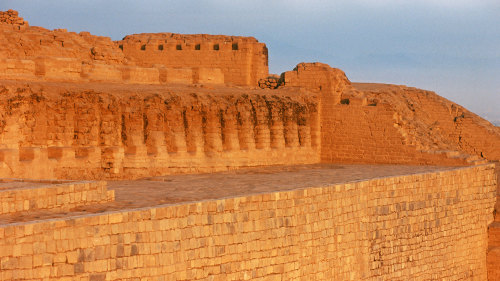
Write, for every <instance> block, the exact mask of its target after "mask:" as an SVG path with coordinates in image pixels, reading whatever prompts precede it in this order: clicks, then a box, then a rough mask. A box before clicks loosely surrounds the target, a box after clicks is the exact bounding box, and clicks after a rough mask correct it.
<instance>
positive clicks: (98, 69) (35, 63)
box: [0, 10, 268, 86]
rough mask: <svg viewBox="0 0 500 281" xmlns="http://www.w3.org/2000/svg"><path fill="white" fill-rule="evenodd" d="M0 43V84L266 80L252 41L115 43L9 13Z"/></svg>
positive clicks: (263, 56) (182, 38)
mask: <svg viewBox="0 0 500 281" xmlns="http://www.w3.org/2000/svg"><path fill="white" fill-rule="evenodd" d="M0 42H1V44H0V79H16V80H42V81H72V82H89V81H97V82H111V83H127V84H232V85H240V86H257V84H258V83H257V81H258V80H259V79H260V78H264V77H267V76H268V65H267V63H268V57H267V48H266V46H265V44H263V43H259V42H258V41H257V40H256V39H255V38H253V37H239V36H221V35H205V34H200V35H180V34H172V33H158V34H147V33H146V34H136V35H129V36H126V37H125V38H124V39H123V40H121V41H116V42H113V41H111V39H110V38H109V37H103V36H95V35H91V34H90V33H89V32H80V33H78V34H77V33H75V32H68V31H67V30H65V29H54V30H48V29H45V28H43V27H38V26H29V25H28V24H27V22H25V21H24V20H23V19H22V18H19V17H18V16H17V12H16V11H12V10H9V11H7V12H1V13H0Z"/></svg>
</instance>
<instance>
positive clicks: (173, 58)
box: [118, 33, 269, 86]
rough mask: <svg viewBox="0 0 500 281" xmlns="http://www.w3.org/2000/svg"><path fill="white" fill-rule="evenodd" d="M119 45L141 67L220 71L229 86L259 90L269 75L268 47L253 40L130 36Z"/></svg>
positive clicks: (221, 37)
mask: <svg viewBox="0 0 500 281" xmlns="http://www.w3.org/2000/svg"><path fill="white" fill-rule="evenodd" d="M118 44H119V46H120V48H122V49H123V53H124V54H125V57H126V58H128V59H130V60H133V61H135V62H137V63H138V64H139V65H141V66H146V67H151V66H153V65H155V64H159V65H164V66H165V67H168V68H194V69H195V71H196V69H197V68H202V69H203V68H204V69H220V70H222V73H223V75H224V82H225V83H226V84H234V85H250V86H256V85H257V82H258V81H259V79H261V78H265V77H267V76H268V73H269V70H268V57H267V56H268V54H267V47H266V45H265V44H264V43H260V42H258V41H257V40H256V39H255V38H252V37H239V36H222V35H206V34H196V35H182V34H173V33H156V34H138V35H128V36H126V37H125V38H124V39H123V40H122V41H119V42H118ZM167 76H168V75H167Z"/></svg>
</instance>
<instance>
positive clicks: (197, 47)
mask: <svg viewBox="0 0 500 281" xmlns="http://www.w3.org/2000/svg"><path fill="white" fill-rule="evenodd" d="M184 47H187V46H184ZM120 48H121V49H123V46H122V45H120ZM175 49H176V50H178V51H181V50H183V46H182V45H181V44H177V45H176V46H175ZM194 49H195V50H196V51H199V50H201V44H195V45H194ZM231 49H232V50H233V51H237V50H239V48H238V43H233V44H232V45H231ZM145 50H146V45H141V51H145ZM158 50H159V51H163V50H164V45H161V44H160V45H158ZM212 50H214V51H218V50H220V45H219V44H213V45H212Z"/></svg>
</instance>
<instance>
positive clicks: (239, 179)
mask: <svg viewBox="0 0 500 281" xmlns="http://www.w3.org/2000/svg"><path fill="white" fill-rule="evenodd" d="M453 169H460V167H458V168H457V167H436V166H403V165H334V164H314V165H295V166H266V167H255V168H245V169H239V170H234V171H229V172H220V173H212V174H192V175H171V176H162V177H152V178H145V179H140V180H130V181H109V182H108V189H111V190H114V191H115V201H114V202H108V203H104V204H99V205H91V206H82V207H77V208H74V209H72V210H70V211H65V212H53V211H33V212H25V213H22V214H15V215H2V216H0V225H2V224H4V225H5V224H11V223H20V222H29V221H38V220H46V219H61V218H68V217H72V216H80V215H88V214H97V213H104V212H111V211H119V210H130V209H138V208H147V207H153V206H158V205H168V204H182V203H188V202H198V201H205V200H216V199H222V198H229V197H240V196H247V195H253V194H260V193H271V192H275V191H285V190H293V189H303V188H309V187H321V186H328V185H334V184H340V183H348V182H356V181H363V180H369V179H375V178H383V177H392V176H401V175H411V174H421V173H427V172H436V171H445V170H453ZM26 183H27V182H24V183H18V182H11V184H15V185H20V184H21V185H22V187H25V185H26ZM33 184H38V183H36V182H33ZM0 185H5V186H8V182H3V181H1V180H0Z"/></svg>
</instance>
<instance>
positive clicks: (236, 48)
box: [233, 43, 238, 51]
mask: <svg viewBox="0 0 500 281" xmlns="http://www.w3.org/2000/svg"><path fill="white" fill-rule="evenodd" d="M233 50H234V51H237V50H238V43H233Z"/></svg>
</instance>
